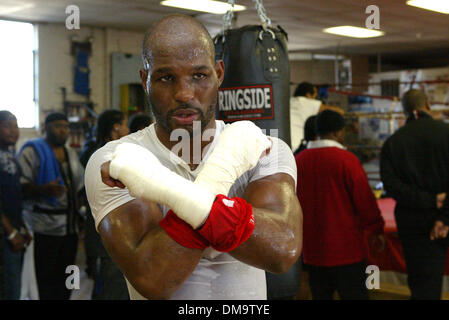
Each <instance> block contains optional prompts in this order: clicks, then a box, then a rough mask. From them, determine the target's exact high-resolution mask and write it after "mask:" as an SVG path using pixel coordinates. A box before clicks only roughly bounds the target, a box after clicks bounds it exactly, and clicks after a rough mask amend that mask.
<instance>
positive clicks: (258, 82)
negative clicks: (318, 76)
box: [214, 0, 290, 145]
mask: <svg viewBox="0 0 449 320" xmlns="http://www.w3.org/2000/svg"><path fill="white" fill-rule="evenodd" d="M228 2H229V4H231V5H234V1H231V0H230V1H228ZM254 2H255V3H256V9H257V11H258V14H259V16H260V18H261V21H262V25H249V26H244V27H242V28H238V29H230V25H231V21H232V16H233V11H232V10H230V11H228V13H226V15H225V17H224V27H223V32H222V33H220V34H218V35H217V36H216V37H215V38H214V42H215V56H216V60H220V59H221V60H223V61H224V64H225V77H224V81H223V84H222V85H221V87H220V89H219V92H218V108H217V113H216V115H217V119H220V120H223V121H225V122H232V121H236V120H252V121H253V122H254V123H255V124H256V125H257V126H259V127H260V128H262V129H266V131H265V133H266V134H267V135H272V136H273V135H275V134H277V135H278V137H279V138H281V139H282V140H284V141H285V142H286V143H287V144H288V145H290V112H289V110H290V68H289V63H288V51H287V34H286V33H285V31H284V30H283V29H282V28H281V27H278V28H273V27H271V21H270V20H269V19H268V17H267V16H266V14H265V9H264V8H263V5H262V2H261V0H254ZM270 129H277V130H278V131H277V132H276V131H270ZM270 132H271V133H270Z"/></svg>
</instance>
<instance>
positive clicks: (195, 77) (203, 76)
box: [193, 73, 206, 80]
mask: <svg viewBox="0 0 449 320" xmlns="http://www.w3.org/2000/svg"><path fill="white" fill-rule="evenodd" d="M205 78H206V75H205V74H204V73H195V74H194V75H193V79H195V80H201V79H205Z"/></svg>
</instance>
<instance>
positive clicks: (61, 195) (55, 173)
mask: <svg viewBox="0 0 449 320" xmlns="http://www.w3.org/2000/svg"><path fill="white" fill-rule="evenodd" d="M68 136H69V122H68V120H67V118H66V116H65V115H64V114H62V113H58V112H53V113H50V114H49V115H47V117H46V118H45V138H35V139H31V140H29V141H27V142H26V143H25V144H24V145H23V147H22V149H21V150H20V152H19V157H18V160H19V163H20V166H21V168H22V178H21V183H22V188H23V192H24V196H25V199H26V201H25V203H24V206H25V209H26V210H27V212H28V213H29V214H30V216H31V221H32V228H33V232H34V263H35V271H36V280H37V285H38V289H39V298H40V299H41V300H59V299H61V300H68V299H69V298H70V293H71V291H70V290H69V289H67V288H66V284H65V282H66V278H67V274H66V273H65V271H66V268H67V266H69V265H73V264H75V258H76V252H77V247H78V232H79V228H78V222H79V218H80V217H79V214H78V209H79V202H78V192H79V191H80V190H81V188H82V186H83V169H82V167H81V165H80V164H79V161H78V156H77V154H76V151H75V150H74V149H72V148H69V147H66V146H65V143H66V141H67V138H68Z"/></svg>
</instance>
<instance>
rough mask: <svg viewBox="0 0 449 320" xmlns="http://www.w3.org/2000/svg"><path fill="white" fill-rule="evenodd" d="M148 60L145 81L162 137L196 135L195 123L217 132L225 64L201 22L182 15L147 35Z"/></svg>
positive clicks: (144, 51) (145, 60)
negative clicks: (178, 133) (175, 133)
mask: <svg viewBox="0 0 449 320" xmlns="http://www.w3.org/2000/svg"><path fill="white" fill-rule="evenodd" d="M142 59H143V65H144V69H142V70H141V71H140V77H141V80H142V85H143V87H144V89H145V92H146V94H147V96H148V101H149V105H150V107H151V110H152V112H153V115H154V118H155V119H156V128H157V130H158V132H162V131H160V130H163V131H164V132H165V133H168V134H170V133H171V132H173V130H175V129H178V128H183V129H186V130H188V131H189V132H190V133H193V129H192V128H193V121H200V122H201V131H204V130H205V129H207V128H208V127H209V128H210V127H215V121H214V120H215V106H216V104H217V95H218V88H219V87H220V85H221V82H222V81H223V77H224V64H223V61H221V60H220V61H217V62H215V47H214V43H213V41H212V38H211V37H210V35H209V32H208V31H207V30H206V28H205V27H204V26H203V25H202V24H201V23H200V22H199V21H197V20H196V19H194V18H192V17H190V16H186V15H180V14H173V15H168V16H166V17H164V18H162V19H160V20H158V21H157V22H155V23H154V24H153V26H152V27H151V28H150V29H149V30H148V31H147V32H146V34H145V38H144V41H143V48H142ZM159 128H161V129H160V130H159Z"/></svg>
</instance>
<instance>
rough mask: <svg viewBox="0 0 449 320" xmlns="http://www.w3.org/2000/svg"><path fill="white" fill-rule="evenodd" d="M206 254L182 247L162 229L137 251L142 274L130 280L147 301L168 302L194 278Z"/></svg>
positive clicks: (138, 273)
mask: <svg viewBox="0 0 449 320" xmlns="http://www.w3.org/2000/svg"><path fill="white" fill-rule="evenodd" d="M202 252H203V251H202V250H199V249H189V248H184V247H182V246H180V245H179V244H177V243H176V242H174V241H173V240H172V239H171V238H170V237H169V236H167V234H166V233H165V232H164V231H163V230H162V229H160V228H158V229H157V230H154V231H153V232H151V233H150V234H149V235H148V236H146V237H144V239H142V242H141V243H140V244H139V245H138V246H137V247H136V248H135V250H134V251H133V254H134V257H135V258H134V259H133V260H134V261H136V264H137V265H136V268H137V270H138V272H137V273H136V274H134V273H132V274H127V278H128V279H129V280H130V281H131V282H132V283H133V285H134V284H135V285H136V287H135V288H136V289H137V290H138V291H139V292H140V293H141V294H142V295H144V296H145V297H146V298H148V299H168V298H170V297H171V296H172V295H173V293H174V292H176V290H177V289H179V287H180V286H181V285H182V284H183V283H184V281H185V280H186V279H187V278H188V277H189V276H190V275H191V273H192V272H193V270H194V269H195V267H196V266H197V264H198V262H199V260H200V258H201V255H202Z"/></svg>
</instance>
